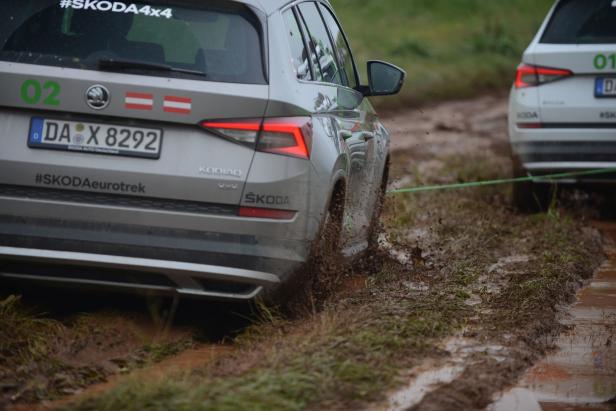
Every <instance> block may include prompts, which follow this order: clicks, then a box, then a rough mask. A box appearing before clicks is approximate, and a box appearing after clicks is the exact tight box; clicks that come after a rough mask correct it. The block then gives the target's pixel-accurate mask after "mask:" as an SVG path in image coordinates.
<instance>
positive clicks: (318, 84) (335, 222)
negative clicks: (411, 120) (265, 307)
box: [0, 0, 405, 300]
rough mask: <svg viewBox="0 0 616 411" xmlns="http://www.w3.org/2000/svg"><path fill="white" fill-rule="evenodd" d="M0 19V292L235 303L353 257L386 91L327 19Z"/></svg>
mask: <svg viewBox="0 0 616 411" xmlns="http://www.w3.org/2000/svg"><path fill="white" fill-rule="evenodd" d="M1 10H2V17H1V18H2V21H3V24H2V25H0V88H1V89H2V93H1V94H0V277H2V278H5V279H18V280H32V281H42V282H51V283H57V284H65V285H71V284H72V285H77V286H95V287H111V288H114V289H127V290H142V291H146V292H160V293H171V294H176V295H177V294H179V295H187V296H194V297H204V298H213V299H223V300H251V299H253V298H255V297H256V296H258V295H260V294H262V293H264V292H266V291H272V290H275V289H277V288H279V286H280V285H281V284H283V283H285V282H287V281H288V280H289V278H290V277H291V276H292V275H293V274H294V273H298V272H300V271H301V268H302V267H304V266H305V265H306V263H307V262H309V261H310V259H311V257H312V256H313V255H314V253H313V250H314V249H315V247H314V244H315V240H317V239H318V240H319V241H316V242H318V243H323V241H326V242H327V244H326V245H325V247H327V246H336V247H338V250H339V251H340V252H341V253H342V254H344V255H346V256H353V255H358V254H359V253H361V252H362V251H364V250H366V248H367V247H368V243H369V241H370V237H371V234H372V232H373V231H374V220H375V218H377V217H378V212H379V205H380V198H381V197H382V193H383V190H384V188H385V186H386V182H387V168H386V165H387V164H388V150H389V135H388V133H387V131H386V130H385V128H384V127H383V125H382V124H381V122H380V121H379V119H378V117H377V115H376V114H375V112H374V110H373V108H372V106H371V104H370V102H369V101H368V99H367V98H366V97H368V96H375V95H390V94H395V93H397V92H398V91H399V90H400V88H401V87H402V84H403V82H404V78H405V74H404V72H403V71H402V70H400V69H398V68H396V67H394V66H392V65H390V64H387V63H382V62H377V61H372V62H369V63H368V74H369V85H368V86H363V85H361V83H360V81H359V76H358V73H357V68H356V65H355V63H354V61H353V57H352V54H351V50H350V48H349V44H348V42H347V39H346V37H345V35H344V34H343V31H342V29H341V27H340V25H339V23H338V21H337V19H336V17H335V15H334V12H333V10H332V8H331V6H330V4H329V3H328V2H327V1H300V2H292V3H289V2H287V1H285V0H276V1H275V0H268V1H262V0H243V1H226V0H213V1H208V2H197V1H180V0H177V1H175V0H174V1H162V0H161V1H158V0H152V1H151V2H149V3H147V4H146V3H143V2H139V3H133V2H131V1H130V0H128V1H105V0H23V1H16V2H3V4H2V6H1ZM332 231H333V232H334V233H335V234H334V235H331V234H327V233H328V232H332ZM316 248H318V247H316Z"/></svg>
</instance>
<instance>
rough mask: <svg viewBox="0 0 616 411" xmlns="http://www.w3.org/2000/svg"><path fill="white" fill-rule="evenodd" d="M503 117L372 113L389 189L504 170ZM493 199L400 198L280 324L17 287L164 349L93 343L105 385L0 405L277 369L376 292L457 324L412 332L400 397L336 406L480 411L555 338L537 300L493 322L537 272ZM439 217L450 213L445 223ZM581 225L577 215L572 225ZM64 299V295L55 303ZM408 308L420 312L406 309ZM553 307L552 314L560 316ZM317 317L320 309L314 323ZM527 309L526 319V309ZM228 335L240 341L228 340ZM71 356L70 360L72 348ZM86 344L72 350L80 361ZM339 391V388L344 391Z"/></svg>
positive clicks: (498, 193) (433, 109) (444, 111)
mask: <svg viewBox="0 0 616 411" xmlns="http://www.w3.org/2000/svg"><path fill="white" fill-rule="evenodd" d="M506 113H507V102H506V98H505V97H504V95H492V96H482V97H479V98H477V99H474V100H469V101H454V102H447V103H441V104H438V105H433V106H428V107H424V108H422V109H406V110H403V111H398V112H392V113H389V114H387V115H385V116H384V119H385V123H386V124H387V126H388V127H389V129H390V130H391V132H392V182H391V186H392V187H396V188H400V187H407V186H415V185H421V184H428V183H429V184H438V183H451V182H458V181H468V180H476V179H482V178H492V177H495V176H507V175H509V172H510V171H509V169H510V162H509V147H508V144H507V135H506V126H507V122H506ZM505 192H506V190H500V189H489V190H487V191H473V192H470V191H464V192H460V193H459V194H452V195H451V196H449V197H443V198H440V197H430V196H425V197H423V196H422V197H420V198H417V199H414V198H408V197H407V198H406V200H405V201H406V202H398V201H397V200H396V199H395V198H390V200H389V201H388V207H389V210H387V212H386V213H385V214H386V215H385V217H384V225H385V227H387V228H386V232H385V233H383V235H382V236H381V242H380V250H378V251H377V250H373V252H371V253H370V254H369V255H368V256H367V257H366V259H364V260H363V261H361V262H359V263H358V264H355V265H354V266H353V267H348V268H345V269H344V270H342V271H341V272H339V273H337V275H336V276H335V277H336V278H335V281H332V284H329V285H326V286H327V287H330V286H331V287H332V290H330V292H328V293H325V294H327V295H328V298H327V300H326V301H322V302H320V303H319V304H314V302H313V303H312V304H307V306H306V307H305V310H304V311H305V312H303V313H301V314H297V313H295V314H294V315H292V316H288V315H287V316H286V318H284V319H282V320H280V319H274V316H277V315H278V314H276V313H270V312H267V311H265V312H261V313H260V314H259V315H258V316H256V317H255V316H254V315H253V314H254V311H250V310H246V307H244V308H238V307H229V306H221V305H216V304H208V303H202V302H182V303H181V304H180V307H179V311H178V313H177V315H176V316H175V317H174V318H173V321H172V322H169V320H170V318H169V308H168V307H169V302H168V301H161V300H151V299H145V300H143V299H138V300H136V299H134V298H132V297H118V296H105V297H97V298H94V299H90V297H83V300H77V301H74V302H73V303H71V304H63V303H62V302H61V301H62V297H58V295H53V294H52V295H50V296H46V297H45V296H43V297H40V296H38V297H37V296H35V295H31V294H30V292H29V290H28V292H24V295H26V296H27V297H28V299H27V302H28V303H29V304H30V303H34V304H35V305H38V306H39V307H41V308H42V310H43V311H44V312H48V313H51V317H52V318H54V319H56V320H58V321H60V322H61V323H69V324H73V323H72V320H71V319H72V317H73V316H74V315H75V313H76V312H85V313H86V314H89V315H90V317H89V318H92V317H94V318H97V321H102V323H101V324H100V325H102V326H103V328H105V326H106V325H112V324H115V325H117V324H116V323H117V322H119V321H120V319H122V318H130V319H131V322H130V323H128V326H129V327H131V326H132V327H133V328H136V329H138V330H139V332H138V333H137V334H140V335H142V336H144V335H145V339H146V340H148V344H147V345H148V346H150V347H151V346H154V347H157V349H159V350H160V347H164V350H162V351H163V355H161V356H158V358H154V357H155V356H152V355H149V356H145V357H143V358H145V360H144V359H143V358H141V362H140V363H138V364H136V365H135V364H133V365H131V366H126V364H124V363H123V361H126V359H127V358H130V357H131V356H132V355H134V352H139V351H140V350H141V346H143V344H144V342H143V341H144V340H143V338H142V339H138V340H135V341H136V342H134V343H132V345H130V344H129V345H128V346H124V352H123V353H122V354H121V355H119V354H118V353H113V352H111V353H109V352H107V351H105V350H106V349H105V347H104V346H105V338H107V337H104V338H103V339H102V340H101V339H98V340H96V339H95V340H94V345H95V346H94V347H91V351H90V355H91V356H93V357H96V356H98V357H97V358H100V359H99V360H97V361H94V364H95V365H97V366H100V365H101V364H103V363H105V364H106V363H108V362H109V361H108V360H109V358H110V357H113V356H115V357H121V358H119V360H120V361H115V362H112V364H111V366H110V367H111V368H112V369H110V370H109V371H108V372H106V373H105V374H104V375H103V379H105V380H106V382H104V383H101V384H95V385H90V384H91V383H90V384H88V383H81V384H75V386H71V385H70V384H69V387H68V389H67V390H66V391H65V392H61V393H62V394H65V396H64V397H63V398H61V399H60V400H59V401H56V402H44V401H43V402H39V403H38V404H35V405H30V406H21V407H19V406H18V407H14V408H13V409H18V410H38V409H41V410H49V409H56V408H58V407H60V408H62V407H64V406H65V405H67V404H69V403H74V402H83V401H84V400H85V399H87V398H95V397H99V396H101V395H102V394H105V393H108V392H110V391H114V390H116V391H117V388H118V387H121V386H122V385H124V383H125V382H127V381H133V382H134V381H135V380H137V381H141V382H143V381H150V380H152V381H155V380H159V379H160V378H161V377H169V376H174V378H175V377H176V376H180V375H187V374H191V373H193V372H196V373H204V374H203V375H206V376H207V375H214V376H216V377H221V378H229V379H232V378H236V377H237V376H238V375H239V376H241V375H244V373H246V371H247V370H250V369H252V368H258V367H259V366H260V364H262V363H263V362H264V361H265V360H267V358H268V356H269V357H273V358H274V363H284V362H285V361H289V359H288V358H287V357H288V356H286V354H285V353H286V351H289V352H291V353H292V352H293V348H294V347H291V348H287V349H285V345H288V344H291V345H293V344H294V343H293V341H304V339H305V338H304V336H305V335H309V336H312V337H313V338H314V339H315V340H318V338H321V336H320V335H319V332H320V331H319V330H320V329H323V330H324V331H323V332H324V333H326V332H328V331H327V330H328V328H327V327H328V326H331V324H336V321H340V320H339V319H337V316H338V315H342V316H345V315H346V316H348V318H349V320H350V321H348V323H351V322H352V321H355V320H356V316H355V312H356V311H361V310H366V312H365V313H364V314H366V315H372V314H373V313H374V312H373V311H371V310H373V309H372V308H366V307H368V306H370V303H371V302H372V301H373V300H374V299H375V298H377V297H378V296H379V295H380V296H381V297H380V298H384V300H383V301H390V300H391V299H396V298H400V299H401V301H402V302H406V301H411V303H410V304H411V307H412V309H413V310H418V313H417V314H415V315H418V316H419V321H420V322H419V324H422V323H421V321H423V316H425V315H426V314H429V313H431V309H432V308H431V305H429V304H431V302H432V297H431V295H432V294H430V293H435V294H434V295H437V296H444V297H443V298H445V299H446V300H447V301H435V303H436V304H437V307H440V308H442V309H444V310H451V309H452V308H451V306H450V303H449V302H448V299H453V300H455V301H453V302H452V303H451V304H457V305H453V307H458V308H459V309H460V310H461V312H460V313H456V312H455V311H451V312H450V316H451V317H455V318H456V320H455V321H458V318H457V317H458V316H459V317H460V318H459V321H460V322H461V323H462V324H464V326H463V327H462V328H461V329H458V328H453V329H454V330H456V332H450V331H449V328H447V327H450V326H451V327H454V326H455V324H449V319H448V318H445V319H444V320H443V321H441V322H442V323H443V324H445V325H443V327H445V328H444V329H445V330H446V331H442V332H441V333H436V334H434V335H436V336H438V338H436V337H426V340H425V341H426V344H427V345H426V346H425V347H424V346H422V345H421V344H419V345H417V346H415V345H413V344H415V342H414V341H413V342H411V343H410V345H411V348H407V354H405V356H403V357H401V358H399V359H397V363H398V367H408V369H407V370H405V371H404V370H403V371H402V372H401V373H400V377H399V378H398V380H397V381H398V384H397V386H402V387H404V386H406V388H405V389H402V390H401V391H392V392H391V395H390V398H389V400H386V401H383V402H378V401H375V400H376V399H378V398H381V399H382V395H383V394H382V391H384V390H385V389H384V388H383V387H381V388H380V390H379V388H378V386H377V387H376V388H375V391H380V392H379V393H375V394H373V395H371V396H367V397H366V399H364V400H362V401H359V402H358V401H357V400H356V399H355V395H350V394H349V398H351V399H348V401H350V403H351V404H353V407H352V408H354V409H359V408H361V407H362V406H364V405H365V402H371V401H374V404H373V405H372V406H369V407H368V409H370V410H400V411H402V410H407V409H410V408H413V407H414V408H413V409H417V410H438V409H454V408H450V407H451V406H454V404H455V409H460V410H462V409H469V410H475V409H481V408H482V407H485V406H487V405H488V404H489V403H490V402H491V401H492V400H493V399H494V398H495V397H494V396H495V395H496V394H498V393H499V392H500V391H504V390H506V389H507V388H508V387H510V386H512V385H514V384H515V382H516V380H517V378H518V377H519V376H521V375H522V374H523V373H524V371H525V370H526V369H527V368H528V367H529V366H530V365H532V364H533V362H535V361H536V360H538V359H540V358H541V357H542V355H543V354H544V353H545V351H546V350H547V349H548V348H550V347H551V346H552V345H553V342H554V341H555V340H552V339H551V338H550V337H555V336H556V334H557V333H558V331H560V330H561V325H559V323H558V318H557V317H558V315H557V314H558V313H557V312H556V311H553V310H551V308H549V304H548V305H545V306H544V305H537V309H541V310H545V312H544V313H538V314H540V315H537V316H536V317H537V318H536V319H534V318H530V317H532V315H531V316H530V317H529V318H525V319H521V320H520V321H518V322H516V321H512V320H511V318H510V316H511V313H510V312H506V313H504V314H503V315H507V316H508V317H503V318H501V317H498V315H499V313H498V312H497V311H498V309H497V308H498V306H499V304H500V305H503V301H506V300H499V299H501V298H505V297H504V296H503V293H507V292H509V291H511V290H514V291H515V287H513V286H515V285H516V284H515V282H516V281H517V280H516V278H518V277H519V278H523V277H524V273H526V272H532V270H534V269H535V268H536V267H535V266H536V265H537V264H538V256H540V253H539V252H538V247H541V244H542V243H541V242H540V241H535V242H533V241H530V240H528V239H525V238H524V236H535V237H536V236H538V235H539V234H541V224H544V223H541V222H540V223H539V224H537V223H534V222H533V221H534V220H533V219H531V218H526V217H524V216H518V215H516V214H515V213H513V212H512V211H511V210H510V209H509V208H508V205H507V204H508V203H507V200H506V198H505V197H506V194H504V193H505ZM432 198H434V202H432ZM478 199H479V200H480V201H479V200H478ZM476 200H477V201H476ZM458 202H459V204H457V203H458ZM475 203H477V204H479V205H480V207H493V208H494V210H491V211H490V212H489V213H488V212H485V211H484V210H482V209H481V208H478V209H475V208H473V207H476V205H475ZM409 204H410V205H409ZM469 205H470V206H469ZM465 207H467V208H468V209H466V208H465ZM469 207H470V208H469ZM401 214H402V216H401ZM451 215H455V216H456V217H455V218H454V219H451V217H450V216H451ZM458 217H459V218H460V219H459V220H457V218H458ZM584 218H585V216H584V213H582V214H581V216H580V219H581V220H582V221H584ZM390 220H391V221H390ZM503 220H514V222H513V223H512V222H511V221H506V223H507V224H508V225H507V224H504V223H502V222H503ZM545 224H548V225H549V224H551V222H550V221H546V222H545ZM584 224H586V223H584ZM517 226H520V227H517ZM515 230H519V232H518V231H515ZM561 231H563V232H568V233H569V232H571V233H575V235H579V238H580V239H579V241H580V248H583V247H588V248H589V250H590V249H592V248H593V241H596V240H597V239H598V234H597V232H596V231H593V230H592V229H590V227H589V226H588V227H587V228H578V227H573V228H571V227H570V226H569V225H567V227H565V228H563V229H562V230H561ZM533 240H535V239H534V238H533ZM531 243H532V244H531ZM531 245H532V246H531ZM589 252H590V251H589ZM592 252H596V250H595V251H592ZM467 254H468V255H467ZM582 257H583V258H582V259H581V260H580V261H582V260H583V261H586V262H587V264H586V266H585V267H577V266H575V264H569V263H568V262H566V261H565V260H563V261H565V262H563V265H562V266H563V267H566V268H567V269H568V270H570V271H572V274H571V276H569V277H566V280H567V281H571V284H570V285H567V286H566V287H562V288H563V292H562V293H561V292H557V293H553V294H554V295H551V296H550V298H553V299H554V304H562V303H563V302H566V301H568V299H569V298H571V297H572V296H573V295H574V293H575V291H576V289H577V287H579V286H580V285H581V283H580V281H581V279H582V278H584V277H589V276H590V275H591V274H592V271H593V268H594V266H595V265H598V263H599V259H600V257H599V254H598V253H597V254H592V255H584V256H582ZM593 259H594V260H593ZM567 264H569V265H567ZM384 267H386V268H387V270H390V271H391V273H389V274H387V275H388V276H389V277H387V276H386V279H387V281H389V282H391V284H390V283H388V282H387V281H385V280H384V279H382V278H381V277H382V276H383V275H384V274H383V273H384V272H383V270H384ZM512 279H513V281H512ZM520 281H521V280H520ZM381 283H382V284H381ZM511 283H514V284H513V286H512V284H511ZM444 284H449V285H448V287H452V289H451V290H441V288H442V287H443V285H444ZM508 287H509V288H508ZM512 287H513V288H512ZM68 296H70V294H67V296H66V297H65V298H69V297H68ZM415 300H416V301H417V302H418V303H421V304H428V305H427V306H426V307H425V308H423V307H414V306H413V304H414V302H413V301H415ZM58 301H60V302H58ZM136 301H137V302H136ZM110 306H113V312H112V314H109V313H107V312H108V311H109V308H110ZM391 309H392V310H396V309H398V307H395V306H394V307H392V308H391ZM560 309H561V311H559V312H562V310H563V308H562V307H561V308H560ZM321 310H323V311H324V313H322V314H319V312H320V311H321ZM422 310H425V311H422ZM300 311H301V310H300ZM377 311H378V309H377ZM100 313H106V314H104V315H100ZM230 313H231V314H230ZM529 313H531V314H532V310H529ZM437 314H438V313H437ZM270 315H271V316H272V318H269V316H270ZM397 315H401V317H400V321H407V318H406V317H408V315H409V314H408V313H404V312H402V313H400V314H397ZM447 316H448V315H445V317H447ZM343 318H344V317H343ZM375 318H378V317H375ZM255 319H256V320H255ZM351 319H352V321H351ZM270 320H271V321H270ZM455 321H453V322H454V323H455ZM498 323H506V324H507V327H509V328H500V329H499V328H498V327H496V328H495V327H492V325H493V324H498ZM169 324H171V327H168V325H169ZM261 324H263V325H261ZM341 325H342V324H339V326H341ZM430 326H432V325H430ZM110 330H111V333H113V332H116V331H117V329H114V328H113V327H112V328H110ZM133 331H134V330H133ZM419 332H420V335H422V334H421V333H424V332H426V331H425V330H424V329H423V328H420V329H419ZM128 334H129V333H128V332H127V335H128ZM503 334H505V337H507V338H505V337H503ZM427 335H428V336H432V335H433V333H432V332H428V333H427ZM238 336H239V337H240V338H239V339H236V337H238ZM393 336H395V334H393ZM499 336H500V337H503V338H500V337H499ZM317 337H318V338H317ZM336 338H337V340H336V342H334V343H333V344H332V345H327V346H328V347H333V348H332V350H336V349H337V347H339V346H340V344H343V343H344V342H345V341H347V340H349V339H352V338H351V336H346V337H336ZM412 338H418V337H416V336H412ZM419 338H423V337H419ZM434 338H436V340H434ZM126 340H128V339H127V338H124V339H122V338H121V339H120V341H121V343H119V345H120V346H122V343H125V341H126ZM245 340H249V342H248V343H246V342H245ZM153 341H154V342H155V344H152V342H153ZM422 341H423V340H422ZM116 344H118V343H117V342H116ZM328 344H329V343H328ZM169 347H170V348H169ZM270 347H273V348H270ZM276 347H282V348H280V352H281V353H282V354H279V353H277V348H276ZM417 347H420V348H417ZM80 349H81V351H80V352H84V347H80ZM88 349H89V348H88V347H85V352H88ZM242 350H243V351H242ZM285 350H286V351H285ZM327 351H331V350H329V349H328V350H327ZM343 351H344V350H343ZM272 352H273V353H272ZM409 356H411V357H412V356H415V357H412V358H411V357H409ZM360 357H362V356H360ZM405 357H406V358H405ZM605 358H608V359H611V358H612V357H610V356H608V357H605ZM161 359H162V361H161ZM283 359H284V360H283ZM144 361H145V362H144ZM610 361H611V360H610ZM118 364H119V365H118ZM609 364H612V363H611V362H610V363H609ZM0 365H1V364H0ZM0 368H1V367H0ZM266 368H267V367H266ZM204 369H208V370H209V371H203V370H204ZM1 371H2V370H1V369H0V372H1ZM0 374H1V373H0ZM199 375H201V374H199ZM0 376H1V375H0ZM388 384H391V382H389V383H388ZM88 385H90V386H89V387H88ZM349 390H350V392H352V388H350V389H349ZM71 391H72V393H71ZM66 394H72V395H68V396H66ZM92 404H96V403H95V402H94V403H92ZM330 404H335V405H334V406H332V408H335V409H348V407H349V403H345V404H344V405H341V404H340V403H335V402H334V403H330ZM89 407H90V408H87V407H86V408H83V409H96V406H95V405H90V406H89ZM0 408H1V406H0ZM313 409H320V408H319V407H316V408H313Z"/></svg>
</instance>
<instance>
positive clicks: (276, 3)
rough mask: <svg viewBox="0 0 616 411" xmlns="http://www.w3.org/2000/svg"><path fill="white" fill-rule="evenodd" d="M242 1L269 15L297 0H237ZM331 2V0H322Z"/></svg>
mask: <svg viewBox="0 0 616 411" xmlns="http://www.w3.org/2000/svg"><path fill="white" fill-rule="evenodd" d="M235 1H239V2H240V3H245V4H250V5H251V6H254V7H257V8H258V9H260V10H263V11H264V12H265V13H266V14H267V15H269V14H271V13H273V12H275V11H276V10H279V9H281V8H283V7H284V6H286V5H287V4H289V3H293V1H295V0H235ZM321 1H325V2H326V3H329V0H321Z"/></svg>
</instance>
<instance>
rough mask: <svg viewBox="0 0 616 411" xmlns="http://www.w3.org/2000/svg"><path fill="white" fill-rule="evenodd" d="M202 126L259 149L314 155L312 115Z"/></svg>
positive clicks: (208, 123) (279, 152)
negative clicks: (312, 146) (311, 152)
mask: <svg viewBox="0 0 616 411" xmlns="http://www.w3.org/2000/svg"><path fill="white" fill-rule="evenodd" d="M201 127H203V128H205V129H208V130H210V131H213V132H215V133H216V134H219V135H222V136H223V137H226V138H229V139H231V140H233V141H236V142H238V143H242V144H247V145H250V146H252V147H255V148H256V150H257V151H263V152H266V153H274V154H281V155H285V156H291V157H297V158H304V159H309V158H310V149H311V145H312V121H311V119H310V117H283V118H266V119H265V120H239V121H204V122H202V123H201Z"/></svg>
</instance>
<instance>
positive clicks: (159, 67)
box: [97, 59, 207, 77]
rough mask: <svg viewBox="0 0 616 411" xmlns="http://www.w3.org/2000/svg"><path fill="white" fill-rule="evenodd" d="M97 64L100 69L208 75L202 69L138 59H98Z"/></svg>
mask: <svg viewBox="0 0 616 411" xmlns="http://www.w3.org/2000/svg"><path fill="white" fill-rule="evenodd" d="M97 66H98V69H99V70H104V71H117V70H130V69H136V70H146V71H147V70H149V71H167V72H170V73H183V74H191V75H193V76H201V77H207V74H205V73H204V72H202V71H197V70H188V69H183V68H178V67H172V66H169V65H167V64H159V63H149V62H147V61H137V60H122V59H101V60H98V62H97Z"/></svg>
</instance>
